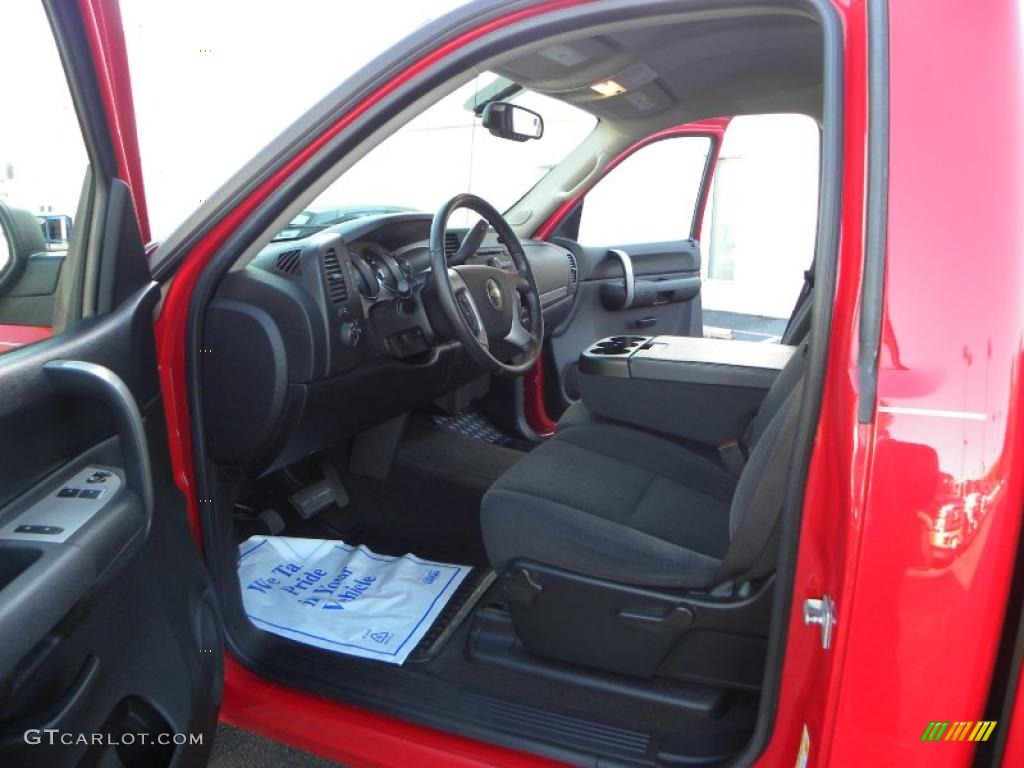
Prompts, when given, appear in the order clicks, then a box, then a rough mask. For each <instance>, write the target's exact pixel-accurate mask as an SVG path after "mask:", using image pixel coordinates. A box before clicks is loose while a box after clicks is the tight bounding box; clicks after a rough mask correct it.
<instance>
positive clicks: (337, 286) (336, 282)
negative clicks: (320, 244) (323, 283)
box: [324, 248, 348, 304]
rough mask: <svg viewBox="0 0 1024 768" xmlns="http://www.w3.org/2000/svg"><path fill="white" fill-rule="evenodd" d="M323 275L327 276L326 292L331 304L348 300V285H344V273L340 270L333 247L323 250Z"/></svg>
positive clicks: (339, 263)
mask: <svg viewBox="0 0 1024 768" xmlns="http://www.w3.org/2000/svg"><path fill="white" fill-rule="evenodd" d="M324 277H326V278H327V294H328V295H329V296H330V297H331V303H332V304H341V303H342V302H345V301H348V286H347V285H345V273H344V272H342V271H341V262H340V261H338V252H337V251H336V250H334V249H333V248H328V249H327V250H326V251H324Z"/></svg>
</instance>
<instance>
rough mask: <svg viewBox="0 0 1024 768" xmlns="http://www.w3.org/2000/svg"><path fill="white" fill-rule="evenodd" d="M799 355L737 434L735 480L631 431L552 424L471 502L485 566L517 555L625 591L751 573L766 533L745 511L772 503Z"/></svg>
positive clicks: (580, 422)
mask: <svg viewBox="0 0 1024 768" xmlns="http://www.w3.org/2000/svg"><path fill="white" fill-rule="evenodd" d="M805 354H806V344H804V345H802V346H801V348H800V349H798V350H797V352H796V353H794V355H793V357H792V358H791V361H790V363H789V364H788V365H787V366H786V368H785V369H783V371H782V372H781V373H780V374H779V377H778V378H777V379H776V381H775V383H774V384H773V386H772V388H771V390H769V392H768V395H767V396H766V398H765V400H764V403H763V404H762V406H761V409H760V410H759V411H758V413H757V415H756V416H755V418H754V419H753V421H752V422H751V424H750V425H749V427H748V428H747V430H746V432H745V434H744V435H743V439H742V440H741V443H742V444H743V445H744V447H745V449H746V451H747V455H748V457H749V458H748V460H747V463H746V466H745V468H744V470H743V472H742V474H741V475H740V477H739V479H737V478H735V477H734V476H733V475H731V474H730V473H729V472H728V471H726V470H725V469H724V468H723V467H722V466H721V465H720V464H719V463H718V462H716V461H714V460H713V459H710V458H707V457H704V456H701V455H699V454H697V453H695V452H694V451H691V450H689V449H687V448H685V447H683V446H681V445H678V444H676V443H674V442H671V441H669V440H666V439H664V438H661V437H658V436H656V435H653V434H651V433H648V432H644V431H642V430H639V429H635V428H632V427H628V426H625V425H621V424H613V423H608V422H603V421H595V420H590V419H587V418H585V414H583V416H584V417H583V418H574V419H572V420H569V421H567V422H565V423H563V424H562V425H560V428H559V430H558V431H557V433H556V434H555V436H554V437H552V438H550V439H548V440H547V441H546V442H545V443H544V444H543V445H540V446H538V447H537V448H535V449H534V450H533V451H531V452H530V453H529V454H528V455H527V456H526V457H525V458H523V459H522V460H521V461H519V462H518V463H517V464H515V465H514V466H513V467H512V468H511V469H509V470H508V471H507V472H506V473H505V474H504V475H502V476H501V477H500V478H499V479H498V480H497V482H495V484H494V485H493V486H492V487H491V489H490V490H489V491H488V492H487V494H486V495H485V496H484V498H483V502H482V504H481V526H482V530H483V536H484V544H485V546H486V548H487V554H488V557H489V558H490V560H491V563H492V565H493V566H494V568H495V570H497V571H498V572H499V573H503V572H504V571H505V570H506V568H507V566H508V565H509V563H511V562H512V561H513V560H516V559H522V560H529V561H533V562H537V563H540V564H545V565H551V566H556V567H559V568H563V569H565V570H567V571H571V572H574V573H577V574H582V575H585V576H593V577H598V578H602V579H607V580H609V581H613V582H617V583H622V584H628V585H634V586H648V587H669V588H711V587H713V586H715V585H717V584H719V583H722V582H723V581H726V580H728V579H729V578H732V577H734V576H740V575H744V574H747V573H748V572H749V571H750V569H752V568H756V567H761V566H762V565H763V563H764V561H765V550H766V548H768V547H770V546H771V541H769V538H770V537H769V535H768V533H767V532H765V531H762V530H761V528H763V526H760V527H758V526H756V525H755V524H754V523H753V521H752V518H754V517H757V516H758V515H747V512H748V510H749V509H751V508H753V506H754V499H755V498H757V497H760V498H761V500H762V502H763V501H765V500H767V501H768V503H769V504H771V503H773V502H772V500H773V499H775V498H778V506H780V507H781V493H782V485H783V476H784V474H785V472H786V470H787V468H788V464H789V455H788V454H789V452H790V447H791V443H792V432H793V431H794V426H793V422H794V421H795V417H794V414H795V409H796V407H797V403H798V400H799V389H800V387H799V384H800V382H801V380H802V376H803V369H804V362H805ZM680 407H683V408H685V407H686V405H685V403H681V404H680ZM581 413H582V412H580V413H578V414H577V416H580V414H581ZM745 523H746V525H744V524H745ZM745 528H746V530H744V529H745ZM770 554H771V553H769V555H770ZM771 562H772V563H773V562H774V560H773V559H771Z"/></svg>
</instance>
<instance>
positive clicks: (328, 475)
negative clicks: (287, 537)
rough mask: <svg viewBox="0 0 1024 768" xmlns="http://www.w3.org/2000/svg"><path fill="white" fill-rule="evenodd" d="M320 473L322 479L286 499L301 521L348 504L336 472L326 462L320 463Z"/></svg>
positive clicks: (345, 492)
mask: <svg viewBox="0 0 1024 768" xmlns="http://www.w3.org/2000/svg"><path fill="white" fill-rule="evenodd" d="M320 471H321V472H323V473H324V477H323V479H321V480H317V481H316V482H315V483H313V484H312V485H307V486H306V487H305V488H302V489H300V490H298V491H296V492H295V493H293V494H292V495H291V496H289V497H288V501H290V502H291V504H292V506H293V507H294V508H295V511H296V512H298V513H299V517H301V518H302V519H303V520H309V518H311V517H313V516H314V515H316V514H319V513H320V512H323V511H324V510H325V509H327V508H328V507H330V506H331V505H334V506H337V507H338V508H339V509H341V508H343V507H345V506H346V505H347V504H348V501H349V499H348V491H346V490H345V486H344V485H343V484H342V482H341V478H340V477H339V476H338V472H337V470H335V469H334V467H332V466H331V465H330V464H328V463H327V462H322V463H321V464H320Z"/></svg>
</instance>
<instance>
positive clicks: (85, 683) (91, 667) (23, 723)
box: [0, 656, 100, 746]
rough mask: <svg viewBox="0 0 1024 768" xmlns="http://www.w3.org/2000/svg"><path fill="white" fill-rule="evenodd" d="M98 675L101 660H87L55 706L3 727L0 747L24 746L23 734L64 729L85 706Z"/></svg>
mask: <svg viewBox="0 0 1024 768" xmlns="http://www.w3.org/2000/svg"><path fill="white" fill-rule="evenodd" d="M99 672H100V660H99V659H97V658H96V657H95V656H89V657H88V658H87V659H86V660H85V663H84V664H83V665H82V668H81V669H80V670H79V671H78V674H77V675H76V676H75V679H74V680H73V681H72V683H71V685H70V686H68V689H67V690H66V691H64V693H63V694H62V695H61V697H60V699H59V700H58V701H57V702H56V703H54V704H53V705H51V706H50V707H48V708H47V709H45V710H43V711H40V712H35V713H33V714H31V715H26V716H24V717H21V718H18V719H17V720H15V721H8V722H5V723H3V725H2V726H0V745H2V746H11V745H14V744H24V743H25V741H24V739H25V731H28V730H38V731H44V730H47V729H51V730H58V729H60V728H62V727H64V728H66V727H67V726H68V724H69V723H70V722H71V719H72V718H73V717H74V715H75V713H76V712H77V711H78V710H79V709H81V707H82V705H83V704H85V702H86V697H87V696H88V694H89V693H90V692H91V691H92V687H93V685H95V683H96V681H97V680H98V679H99Z"/></svg>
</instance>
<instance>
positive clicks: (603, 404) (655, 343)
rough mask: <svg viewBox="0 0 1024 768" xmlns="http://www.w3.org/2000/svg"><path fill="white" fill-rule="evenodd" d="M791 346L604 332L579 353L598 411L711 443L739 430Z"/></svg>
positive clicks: (589, 402) (590, 401)
mask: <svg viewBox="0 0 1024 768" xmlns="http://www.w3.org/2000/svg"><path fill="white" fill-rule="evenodd" d="M795 349H796V347H791V346H786V345H782V344H770V343H764V342H753V341H734V340H725V339H705V338H698V337H691V336H610V337H608V338H606V339H601V340H600V341H598V342H596V343H595V344H593V345H591V346H590V347H587V348H586V349H585V350H583V353H582V354H581V355H580V366H579V367H580V393H581V395H582V399H583V403H584V404H585V405H586V406H587V407H588V408H589V409H590V410H591V411H593V412H594V413H595V414H597V415H598V416H603V417H605V418H608V419H613V420H615V421H621V422H625V423H627V424H633V425H635V426H639V427H644V428H646V429H651V430H655V431H658V432H665V433H668V434H671V435H675V436H678V437H682V438H685V439H687V440H694V441H697V442H700V443H707V444H710V445H718V444H721V443H724V442H727V441H729V440H735V439H737V438H739V437H740V436H741V434H742V432H743V430H744V429H745V428H746V426H747V424H749V423H750V420H751V419H752V418H753V417H754V414H756V413H757V410H758V408H760V406H761V402H762V401H763V400H764V397H765V395H766V394H767V392H768V389H769V388H770V387H771V385H772V382H774V381H775V378H776V376H778V374H779V372H780V371H781V370H782V368H783V367H784V366H785V365H786V363H787V362H788V361H789V358H790V357H791V356H792V355H793V352H794V350H795Z"/></svg>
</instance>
